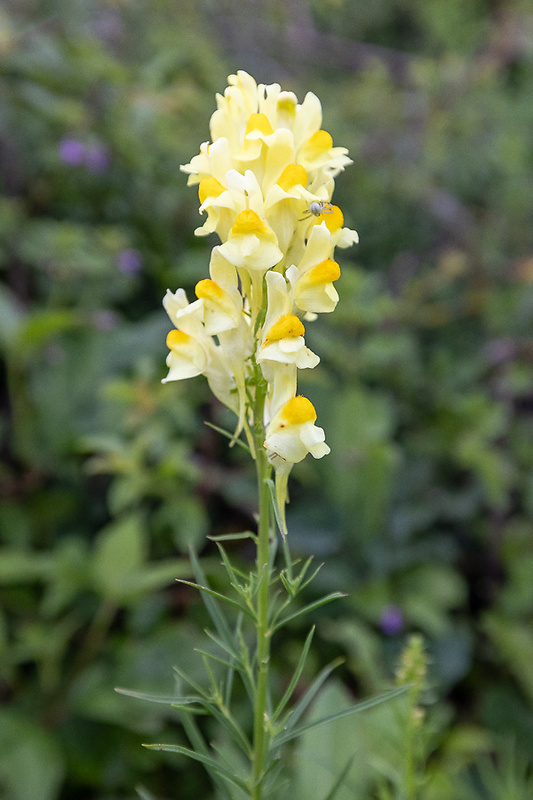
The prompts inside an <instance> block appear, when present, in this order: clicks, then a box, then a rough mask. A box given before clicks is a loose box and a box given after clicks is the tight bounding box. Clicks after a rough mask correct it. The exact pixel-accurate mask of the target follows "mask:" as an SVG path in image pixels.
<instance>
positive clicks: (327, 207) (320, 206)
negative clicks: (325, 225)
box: [299, 200, 333, 222]
mask: <svg viewBox="0 0 533 800" xmlns="http://www.w3.org/2000/svg"><path fill="white" fill-rule="evenodd" d="M332 213H333V206H332V205H331V203H330V202H328V201H327V200H313V202H312V203H309V208H308V209H307V211H306V213H305V214H304V216H303V217H301V218H300V220H299V221H300V222H302V221H303V220H304V219H310V218H311V217H319V216H320V215H321V214H332Z"/></svg>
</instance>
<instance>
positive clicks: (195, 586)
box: [176, 578, 254, 619]
mask: <svg viewBox="0 0 533 800" xmlns="http://www.w3.org/2000/svg"><path fill="white" fill-rule="evenodd" d="M176 580H177V582H178V583H184V584H185V585H186V586H192V588H193V589H198V591H199V592H205V593H206V594H208V595H210V596H211V597H216V598H218V600H223V601H224V602H225V603H228V605H230V606H233V607H234V608H238V609H239V611H244V612H245V613H246V614H247V615H248V616H249V617H251V618H252V619H254V614H253V612H252V610H251V609H249V608H247V607H246V606H245V605H243V604H242V603H239V602H238V601H237V600H233V599H232V598H231V597H226V595H225V594H221V593H220V592H215V590H214V589H210V588H209V587H208V586H200V584H199V583H193V582H192V581H184V580H183V579H182V578H176Z"/></svg>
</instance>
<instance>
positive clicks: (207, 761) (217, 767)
mask: <svg viewBox="0 0 533 800" xmlns="http://www.w3.org/2000/svg"><path fill="white" fill-rule="evenodd" d="M143 747H146V748H147V749H148V750H164V751H165V752H166V753H178V754H179V755H182V756H187V757H188V758H192V759H194V760H195V761H200V763H201V764H203V765H204V767H206V769H209V771H211V770H213V771H214V772H216V773H218V774H219V775H222V776H223V777H224V778H226V780H228V781H229V782H230V783H232V784H233V785H234V786H237V787H238V788H239V789H241V790H242V791H243V792H247V791H248V787H247V786H246V784H245V783H244V781H241V780H240V779H239V778H237V777H236V776H235V774H234V773H233V772H232V771H231V770H230V769H228V768H227V767H224V766H223V765H222V764H219V763H218V761H216V760H215V759H214V758H211V757H210V756H207V755H205V754H204V753H197V752H195V751H194V750H190V749H189V748H188V747H182V746H181V745H178V744H143Z"/></svg>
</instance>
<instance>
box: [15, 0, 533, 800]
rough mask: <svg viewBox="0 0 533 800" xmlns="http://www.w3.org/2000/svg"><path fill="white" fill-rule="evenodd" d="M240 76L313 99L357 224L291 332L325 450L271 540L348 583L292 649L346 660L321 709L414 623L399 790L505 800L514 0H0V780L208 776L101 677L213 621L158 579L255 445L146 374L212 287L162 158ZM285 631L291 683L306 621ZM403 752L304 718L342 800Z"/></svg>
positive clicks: (524, 729) (526, 737) (528, 53)
mask: <svg viewBox="0 0 533 800" xmlns="http://www.w3.org/2000/svg"><path fill="white" fill-rule="evenodd" d="M237 69H246V70H247V71H249V72H250V73H251V74H253V75H254V77H255V78H256V79H257V80H258V81H262V82H266V83H269V82H272V81H278V82H280V83H282V85H283V87H284V88H287V89H292V90H294V91H296V92H297V94H298V96H299V97H300V99H303V96H304V94H305V92H306V91H309V90H312V91H314V92H315V93H316V94H317V95H318V96H319V97H320V98H321V100H322V103H323V107H324V119H325V127H326V128H327V129H328V130H329V131H331V133H332V134H333V137H334V142H335V144H339V145H345V146H347V147H348V148H349V150H350V155H351V157H352V158H353V160H354V165H353V166H352V167H350V168H349V169H348V170H347V171H346V173H344V174H343V175H341V176H340V177H339V179H338V181H337V189H336V194H335V199H336V202H337V203H338V204H339V205H340V206H341V208H342V209H343V211H344V214H345V218H346V222H347V224H348V225H349V226H350V227H354V228H356V229H357V230H358V231H359V234H360V240H361V244H360V245H359V246H358V247H357V248H353V249H352V250H350V251H342V252H341V253H339V254H338V257H339V261H340V262H341V268H342V272H343V274H342V278H341V280H340V282H339V291H340V294H341V302H340V304H339V306H338V308H337V311H336V312H335V314H332V315H328V316H322V317H321V318H320V319H319V320H318V321H317V322H316V323H315V324H314V325H313V326H310V327H309V328H308V337H307V338H308V344H309V346H310V347H311V348H312V349H313V350H314V351H316V352H318V353H319V354H320V355H321V359H322V362H321V365H320V367H319V369H317V370H314V371H313V374H312V376H305V375H304V377H305V380H302V381H301V382H300V386H301V390H302V392H304V393H305V394H307V395H308V396H309V397H310V398H311V399H312V401H313V402H314V403H315V405H316V406H317V410H318V416H319V420H318V421H319V424H320V425H322V426H323V427H324V428H325V430H326V439H327V441H328V443H329V444H330V446H331V447H332V453H331V455H330V456H329V457H328V458H327V459H324V460H323V461H321V462H314V463H310V462H311V461H312V460H310V459H308V460H307V461H306V462H305V463H302V464H300V465H298V467H297V468H296V469H295V470H294V473H293V475H294V478H293V484H292V493H291V494H292V502H291V505H290V509H289V515H288V519H289V530H290V531H291V540H292V546H293V549H294V552H295V553H296V554H298V555H300V556H304V557H306V556H308V555H310V554H314V555H315V556H316V557H317V559H318V560H320V561H321V560H324V562H325V565H324V567H323V569H322V571H321V573H320V575H319V578H318V579H317V586H316V591H317V592H319V591H323V590H325V591H332V590H341V591H345V592H347V594H348V596H347V597H346V599H345V600H344V601H343V602H339V603H337V604H336V605H335V606H334V607H333V606H328V607H327V608H326V609H324V610H322V611H321V612H320V613H319V615H318V620H317V622H318V635H317V638H316V643H315V650H314V653H313V661H314V663H313V664H312V665H311V666H312V667H313V668H315V669H319V668H320V667H321V666H322V665H323V664H325V663H327V662H328V661H329V660H331V658H332V657H333V656H336V655H343V656H344V657H345V659H346V661H345V665H344V667H342V668H341V669H340V671H339V677H338V679H337V682H334V683H333V684H332V685H331V686H330V688H329V689H328V692H327V693H326V694H325V695H323V696H322V698H321V699H320V701H319V702H320V703H321V704H322V706H323V707H324V706H325V707H326V708H328V709H331V710H334V709H335V708H336V707H337V706H338V705H339V704H340V705H342V703H343V702H346V698H347V697H350V698H353V697H366V696H369V695H370V694H372V693H376V692H379V691H381V690H383V689H384V688H386V687H387V686H389V685H390V684H391V681H392V679H393V673H394V668H395V664H396V662H397V658H398V655H399V653H400V651H401V648H402V646H403V644H404V642H405V640H406V637H407V635H408V634H409V633H410V632H414V631H419V632H422V634H423V635H424V636H425V638H426V642H427V647H428V649H429V653H430V657H431V670H430V673H431V677H430V690H429V691H428V696H427V702H428V711H427V719H428V722H427V725H428V740H427V744H426V748H427V750H426V757H427V767H426V774H427V783H426V784H425V786H424V788H423V789H422V790H421V795H420V796H421V797H422V798H424V800H450V798H452V797H453V798H459V797H465V798H478V797H479V798H489V799H490V798H495V800H496V798H498V800H502V799H503V800H522V798H524V800H525V799H526V798H530V797H531V796H532V792H533V788H532V786H531V779H530V778H528V759H529V758H530V757H531V754H532V753H533V713H532V707H533V656H532V654H533V626H532V623H533V536H532V516H533V326H532V315H533V225H532V221H533V191H532V186H533V135H532V131H533V103H532V102H531V98H532V97H533V10H532V8H531V4H530V3H529V2H528V0H500V1H499V2H498V1H497V0H448V1H447V2H445V3H444V2H440V0H373V2H371V3H368V2H358V1H357V0H312V1H311V2H305V0H283V2H282V1H281V0H241V2H236V0H197V2H189V3H181V2H178V0H16V1H15V0H6V1H5V2H4V3H3V5H2V6H1V7H0V96H1V103H0V180H1V183H2V197H1V199H0V277H1V280H2V283H1V285H0V350H1V355H2V367H1V372H0V375H1V382H2V384H1V397H0V402H1V404H2V422H1V428H0V443H1V455H2V461H1V466H0V489H1V498H0V530H1V536H2V544H1V547H0V600H1V610H0V700H1V702H2V707H1V709H0V797H1V798H3V799H4V800H74V798H79V799H80V800H87V799H88V798H91V799H92V798H94V800H118V799H119V798H133V797H134V796H136V795H135V787H136V786H137V785H143V786H146V787H148V789H149V790H150V791H151V792H153V793H154V795H155V796H157V797H159V798H169V799H170V798H172V797H178V796H179V797H180V798H181V799H182V800H189V799H190V798H197V797H199V796H201V797H205V798H209V797H211V795H210V791H211V790H210V789H209V787H208V784H207V782H206V779H205V778H204V776H203V774H202V772H201V770H199V769H197V768H196V766H195V765H194V764H191V763H188V762H186V761H184V760H182V759H181V758H180V757H176V756H170V755H169V754H163V753H162V754H157V753H153V752H147V751H145V750H143V749H142V748H141V746H140V744H141V742H143V741H178V742H179V741H182V738H181V737H182V733H181V729H180V727H179V724H178V723H177V720H176V719H175V717H174V716H173V714H172V712H171V711H170V710H169V709H168V708H166V707H165V706H157V707H156V706H153V707H152V706H145V705H144V704H141V703H138V702H135V701H133V700H131V699H128V698H124V697H121V696H118V695H116V694H114V692H113V686H115V685H117V684H120V685H125V686H129V687H132V688H139V689H142V690H145V691H150V690H153V691H163V692H167V693H168V692H169V691H171V690H172V680H173V679H172V666H173V664H176V663H180V664H182V665H184V666H189V667H190V669H191V670H192V671H194V670H195V669H196V662H195V661H194V655H193V654H192V649H193V647H194V646H195V645H196V644H197V643H198V641H200V637H202V636H203V634H202V626H203V625H204V624H205V617H204V615H203V612H202V607H201V603H200V601H199V600H198V598H197V597H196V595H195V594H194V593H193V592H190V591H189V590H188V589H185V588H183V587H180V586H179V585H178V584H176V583H175V581H174V578H176V577H180V576H182V577H186V576H188V575H189V568H188V561H187V551H188V547H189V546H190V545H192V546H194V547H195V548H197V549H198V550H199V551H201V552H202V554H203V557H204V562H205V564H204V566H205V569H207V570H208V571H209V572H210V574H211V575H212V579H213V580H214V581H215V582H216V580H217V576H218V575H219V574H220V573H219V564H218V559H217V558H216V557H215V552H214V549H213V547H212V546H211V545H210V544H209V543H208V542H207V540H206V535H208V534H210V533H227V532H230V531H237V530H243V529H245V528H249V527H250V526H253V524H254V523H253V511H254V507H255V495H254V481H253V474H252V470H251V468H250V465H249V464H248V463H247V462H246V461H245V460H243V458H242V457H241V456H240V454H239V453H237V452H234V451H231V452H228V449H227V446H226V442H225V440H222V439H221V437H219V436H218V435H217V434H215V433H214V432H213V431H212V430H210V429H208V428H206V427H205V426H204V424H203V421H204V420H205V419H208V420H210V421H211V422H213V423H216V424H219V425H229V426H231V424H232V423H231V421H228V420H227V419H226V417H225V414H224V413H223V412H222V410H221V409H220V408H218V407H217V406H216V404H215V403H214V402H213V401H212V399H211V398H210V396H209V393H208V390H207V385H206V384H205V383H204V381H203V380H202V379H200V378H199V379H195V380H194V381H189V382H187V384H186V385H177V384H171V385H167V386H165V387H163V386H161V384H160V379H161V378H162V377H163V376H164V374H165V365H164V360H165V356H166V348H165V334H166V331H167V330H168V328H169V323H168V321H167V319H166V315H165V314H164V312H163V310H162V308H161V298H162V296H163V294H164V292H165V290H166V288H167V287H169V288H171V289H172V290H173V291H174V290H175V289H177V288H178V287H180V286H183V287H185V288H186V289H188V290H189V291H190V290H191V289H192V287H193V286H194V284H195V283H196V282H197V281H198V280H200V279H201V278H202V277H205V275H206V272H207V265H208V252H209V248H210V247H211V246H213V244H214V243H215V241H214V240H213V241H211V240H209V241H208V242H206V241H205V240H199V239H195V238H194V236H193V233H192V232H193V230H194V228H195V227H196V226H197V225H198V224H199V223H198V217H197V207H198V203H197V196H196V193H195V191H194V190H193V189H187V188H186V179H185V176H184V175H183V173H180V171H179V165H180V164H182V163H187V162H188V161H189V160H190V158H191V157H192V156H193V155H194V154H196V152H198V149H199V145H200V142H202V141H204V140H207V139H208V138H209V134H208V120H209V116H210V114H211V113H212V111H213V110H214V93H215V92H216V91H223V89H224V88H225V86H226V76H227V75H228V74H229V73H230V72H234V71H235V70H237ZM308 372H309V371H308ZM234 555H235V557H237V558H242V559H243V561H246V560H247V559H249V558H250V553H249V552H247V550H246V548H244V549H243V550H242V552H239V551H238V550H236V551H235V553H234ZM291 633H292V635H291V637H290V639H289V638H285V639H283V640H281V641H279V642H278V646H277V647H276V668H277V670H278V679H279V681H280V684H281V685H283V680H284V675H286V674H288V671H289V669H290V667H291V665H292V666H293V665H294V663H295V662H296V661H297V658H298V655H299V649H300V648H301V644H302V641H303V638H304V637H305V635H306V629H305V627H304V626H303V624H301V625H300V624H298V625H295V627H294V630H293V631H292V632H291ZM437 698H439V699H438V702H435V701H436V700H437ZM318 713H319V711H318V710H317V714H318ZM401 747H402V727H401V724H399V722H398V715H397V714H396V716H395V712H394V710H390V709H382V710H380V711H379V712H376V713H374V714H369V715H368V716H367V717H365V720H362V721H360V722H359V721H358V722H357V725H356V723H354V722H353V720H351V721H349V722H343V724H342V725H341V724H340V723H339V725H338V726H337V727H336V728H327V729H326V728H323V729H320V730H319V731H317V732H316V733H315V734H313V737H308V738H307V739H304V741H303V742H302V743H301V744H300V745H299V747H298V749H297V751H296V752H295V754H294V764H293V768H294V770H295V771H296V773H297V774H298V775H299V776H300V777H299V781H300V784H299V785H300V786H301V797H309V798H313V800H314V798H315V797H316V798H317V800H320V798H321V797H322V796H325V794H326V792H327V788H324V789H323V790H322V789H321V787H322V786H324V787H325V786H326V784H327V781H328V779H329V778H328V776H329V775H330V774H331V770H334V769H340V768H342V765H343V764H344V763H345V760H346V757H347V756H348V757H349V755H350V754H351V753H355V754H356V760H355V765H354V768H353V770H352V773H351V775H352V777H351V778H350V783H349V787H348V789H347V793H346V795H342V797H343V798H344V797H346V798H351V800H367V798H378V797H379V798H382V797H392V796H396V795H393V794H390V795H387V794H384V793H383V792H385V788H384V787H385V786H386V785H389V786H390V785H392V784H393V783H394V781H393V780H392V779H391V777H390V775H391V773H392V772H393V770H394V769H395V765H397V763H398V759H400V755H399V754H400V753H401ZM489 758H492V759H493V761H492V762H491V761H488V760H487V759H489ZM509 776H511V777H509ZM387 782H388V783H387ZM317 787H318V788H317ZM509 787H511V788H509ZM513 787H514V788H513ZM319 789H320V791H319ZM317 791H318V794H317ZM380 791H381V792H382V794H380V793H379V792H380ZM513 792H514V793H513ZM146 796H148V795H146Z"/></svg>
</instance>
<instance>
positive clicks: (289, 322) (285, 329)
mask: <svg viewBox="0 0 533 800" xmlns="http://www.w3.org/2000/svg"><path fill="white" fill-rule="evenodd" d="M304 335H305V328H304V326H303V323H302V321H301V320H300V319H298V317H297V316H296V315H295V314H284V315H283V316H282V317H280V318H279V319H278V321H277V322H276V323H275V324H274V325H272V327H271V328H270V330H269V331H268V333H267V335H266V337H265V341H264V342H263V344H262V347H268V346H269V345H270V344H272V342H279V340H280V339H284V338H285V337H286V336H304Z"/></svg>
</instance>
